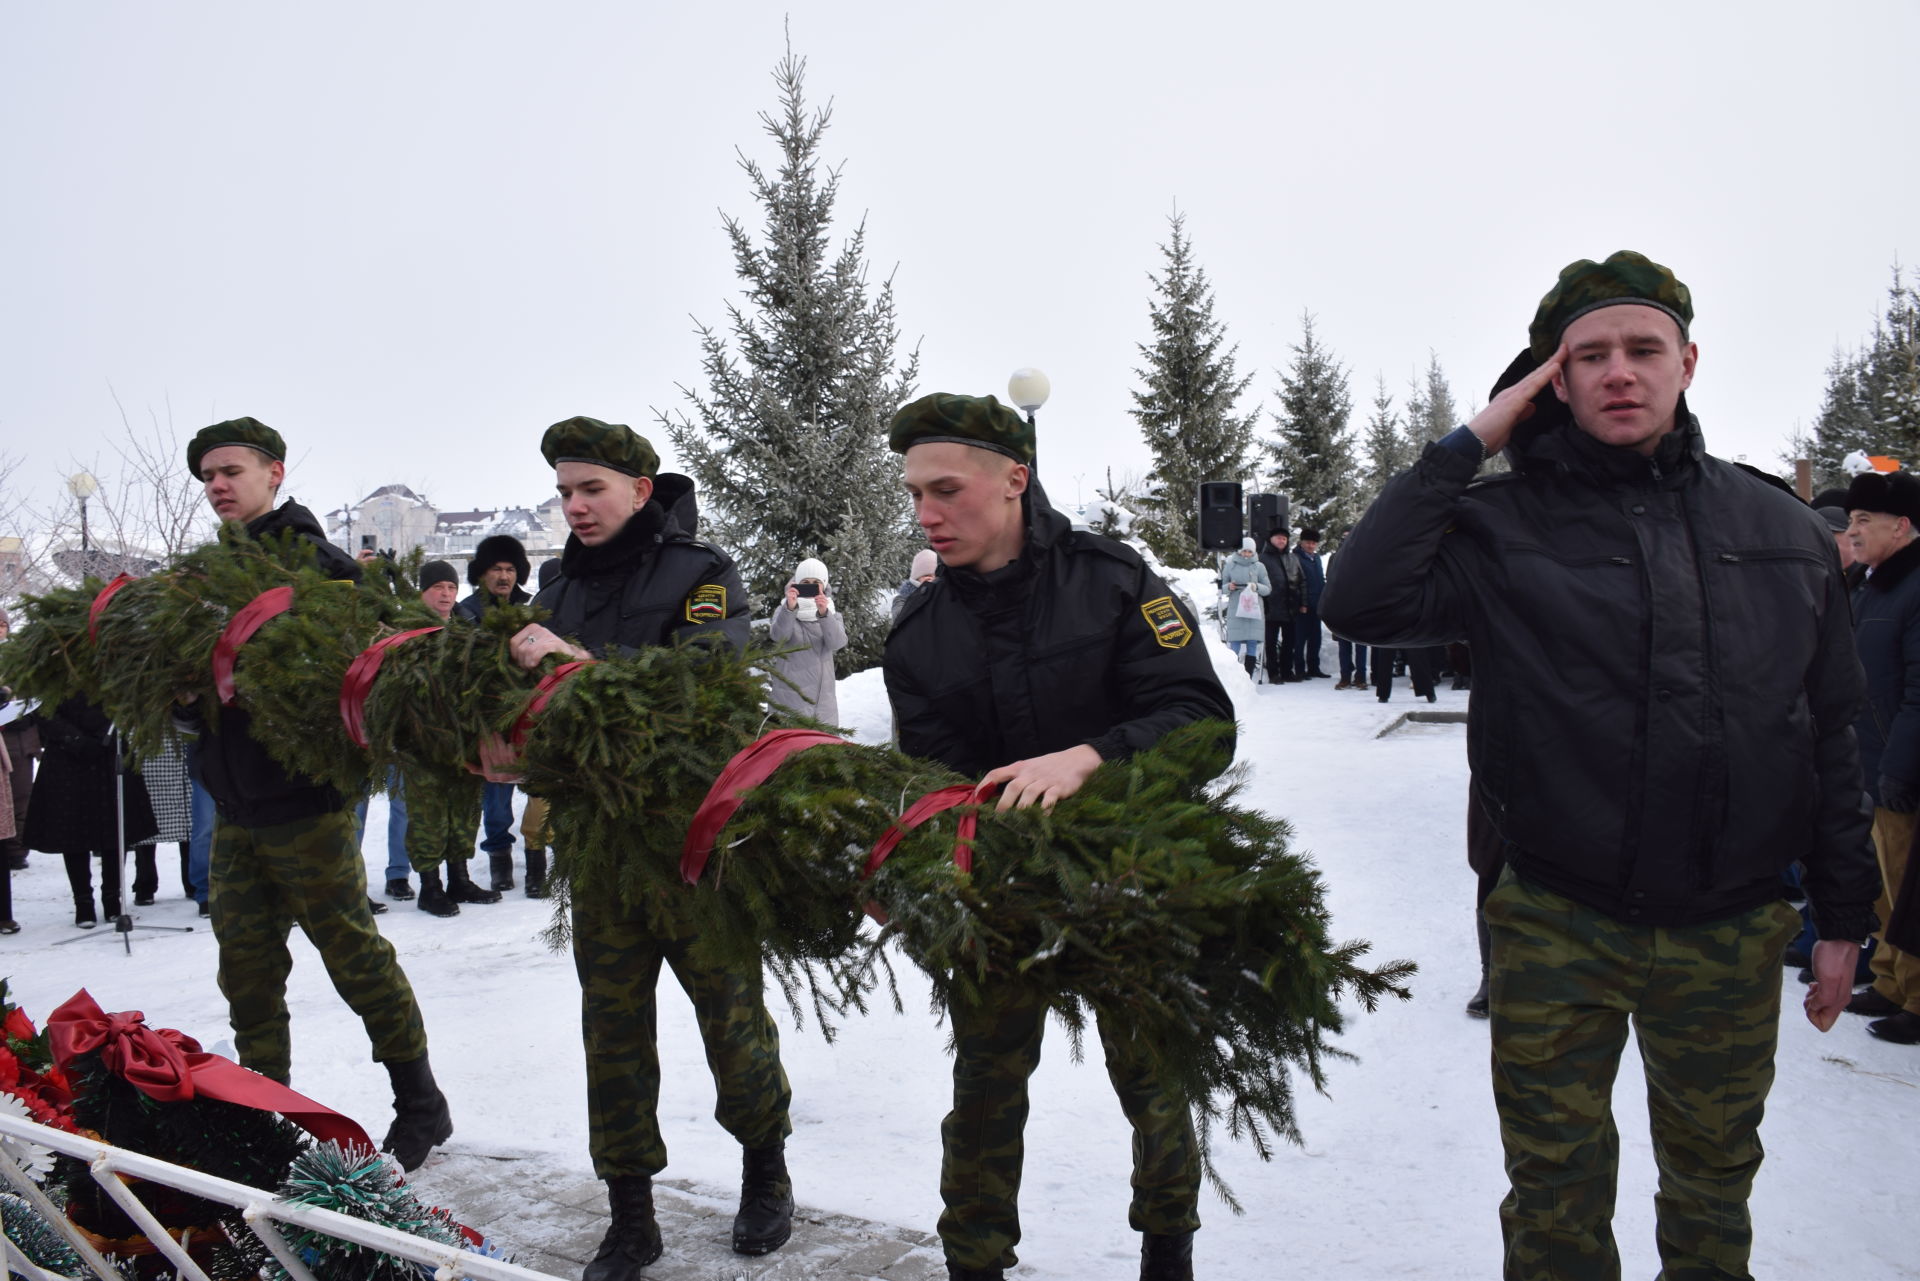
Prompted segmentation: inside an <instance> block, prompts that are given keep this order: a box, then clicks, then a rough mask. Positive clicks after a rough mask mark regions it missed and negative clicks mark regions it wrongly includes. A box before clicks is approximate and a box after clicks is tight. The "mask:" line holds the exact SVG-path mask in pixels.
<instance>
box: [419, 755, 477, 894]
mask: <svg viewBox="0 0 1920 1281" xmlns="http://www.w3.org/2000/svg"><path fill="white" fill-rule="evenodd" d="M483 786H485V784H484V782H483V781H482V780H481V779H480V778H479V777H478V776H476V777H474V778H473V779H472V780H471V781H469V780H467V779H461V780H459V781H457V782H454V783H447V782H444V781H443V780H440V779H437V778H433V779H429V778H409V779H407V780H406V793H407V862H408V863H410V864H412V865H413V870H414V871H416V872H431V871H433V870H434V869H436V868H438V867H439V866H440V865H441V864H442V863H444V862H446V861H447V860H448V859H458V860H462V861H464V860H466V859H469V858H472V857H473V841H474V837H475V836H476V835H478V834H479V831H480V789H481V788H482V787H483Z"/></svg>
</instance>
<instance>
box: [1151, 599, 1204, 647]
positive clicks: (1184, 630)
mask: <svg viewBox="0 0 1920 1281" xmlns="http://www.w3.org/2000/svg"><path fill="white" fill-rule="evenodd" d="M1140 613H1141V614H1142V615H1144V616H1145V617H1146V620H1147V626H1148V627H1150V628H1152V629H1153V638H1154V639H1155V640H1157V641H1159V642H1160V644H1161V646H1162V647H1163V648H1166V649H1179V648H1180V647H1181V646H1183V645H1185V644H1186V643H1187V642H1188V641H1190V640H1192V639H1193V628H1191V627H1189V626H1187V620H1186V619H1185V618H1184V617H1183V616H1182V615H1181V613H1180V607H1179V606H1178V605H1176V604H1174V603H1173V597H1171V596H1162V597H1160V598H1159V599H1158V600H1150V601H1148V602H1147V603H1146V604H1144V605H1142V606H1141V607H1140Z"/></svg>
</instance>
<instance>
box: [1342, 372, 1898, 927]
mask: <svg viewBox="0 0 1920 1281" xmlns="http://www.w3.org/2000/svg"><path fill="white" fill-rule="evenodd" d="M1679 412H1680V415H1681V424H1682V425H1681V426H1680V427H1679V428H1677V429H1676V430H1675V431H1673V432H1672V433H1670V434H1669V435H1668V436H1667V437H1665V438H1664V439H1663V440H1662V441H1661V442H1660V445H1659V447H1658V449H1657V450H1656V451H1655V453H1654V455H1653V456H1652V457H1651V458H1647V457H1643V456H1641V455H1640V454H1637V453H1635V452H1633V451H1632V450H1628V449H1619V448H1614V447H1610V446H1606V445H1603V444H1601V443H1599V442H1598V441H1595V440H1594V439H1593V438H1592V437H1590V436H1588V435H1587V434H1586V433H1585V432H1583V431H1580V430H1579V429H1578V428H1577V427H1575V426H1573V425H1572V424H1571V423H1570V422H1562V423H1560V424H1559V425H1557V426H1555V427H1553V428H1552V429H1550V430H1545V431H1535V432H1533V433H1529V434H1526V435H1524V436H1521V435H1518V434H1517V435H1516V441H1515V444H1514V446H1512V447H1510V449H1509V455H1510V457H1512V458H1513V460H1514V462H1515V463H1516V464H1517V468H1518V469H1517V470H1516V471H1515V472H1514V473H1513V474H1511V475H1507V476H1500V477H1494V478H1491V479H1488V480H1484V481H1480V482H1478V483H1473V477H1474V472H1475V470H1476V460H1475V459H1473V458H1470V457H1467V456H1465V455H1463V454H1461V453H1460V452H1458V451H1456V450H1454V449H1452V448H1450V447H1449V446H1447V445H1445V444H1433V445H1429V446H1428V447H1427V449H1426V451H1425V453H1424V454H1423V455H1422V456H1421V459H1420V461H1419V462H1418V463H1417V464H1416V465H1415V466H1414V467H1413V469H1412V470H1410V471H1408V472H1406V473H1405V474H1403V475H1401V476H1399V477H1396V478H1395V479H1394V480H1393V481H1391V482H1390V483H1389V484H1388V485H1387V487H1386V488H1385V489H1384V490H1383V491H1382V492H1381V494H1380V497H1379V498H1378V499H1377V500H1376V501H1375V502H1374V504H1373V507H1372V508H1371V509H1370V510H1369V511H1368V513H1367V515H1366V517H1365V519H1363V520H1362V521H1361V523H1360V525H1359V527H1358V528H1357V529H1355V530H1354V531H1353V533H1352V535H1351V536H1350V537H1349V538H1348V539H1347V541H1346V542H1345V544H1344V545H1343V547H1342V549H1341V552H1340V555H1339V557H1338V558H1337V559H1336V561H1335V563H1334V569H1333V574H1332V578H1331V581H1330V582H1329V583H1328V586H1327V591H1326V596H1325V598H1324V599H1323V600H1322V602H1321V607H1322V614H1323V616H1324V617H1325V619H1326V621H1327V623H1328V625H1329V626H1330V627H1332V628H1333V629H1334V630H1335V631H1337V632H1338V633H1339V634H1341V635H1343V636H1348V637H1351V638H1352V639H1354V640H1357V641H1362V642H1365V643H1369V644H1377V645H1388V646H1402V647H1411V646H1419V645H1437V644H1442V643H1445V642H1449V641H1458V640H1466V641H1467V642H1468V643H1469V644H1470V645H1471V646H1472V648H1473V700H1472V705H1471V711H1470V713H1469V721H1468V741H1467V750H1468V757H1469V760H1470V761H1471V763H1472V766H1473V786H1474V793H1475V795H1476V797H1477V798H1478V800H1479V802H1480V804H1481V805H1482V806H1484V807H1485V811H1486V814H1487V816H1488V818H1489V819H1490V820H1491V821H1492V822H1493V823H1494V825H1495V826H1496V827H1497V828H1498V830H1499V832H1500V834H1501V836H1502V837H1503V838H1504V839H1505V841H1506V842H1507V845H1506V854H1507V861H1508V862H1509V863H1510V864H1511V865H1512V866H1513V868H1514V870H1515V871H1516V872H1518V873H1519V874H1520V875H1522V876H1525V877H1527V878H1528V879H1530V880H1533V881H1535V882H1537V883H1539V884H1541V885H1543V886H1545V887H1546V888H1548V889H1550V890H1553V891H1555V892H1557V893H1560V894H1563V895H1565V896H1566V897H1568V898H1571V899H1574V900H1575V901H1577V902H1580V903H1583V904H1586V905H1587V906H1590V907H1593V908H1595V909H1597V910H1599V911H1602V912H1605V913H1607V914H1608V915H1610V916H1613V917H1615V918H1617V919H1620V920H1625V921H1630V922H1634V923H1641V924H1649V925H1656V924H1666V925H1685V924H1693V923H1699V922H1705V921H1710V920H1716V919H1721V918H1724V917H1728V916H1732V915H1736V914H1738V913H1740V912H1743V911H1747V910H1750V909H1752V908H1755V907H1758V906H1760V905H1761V904H1764V903H1766V902H1767V901H1769V900H1771V899H1773V898H1776V897H1778V896H1779V894H1780V873H1781V872H1782V870H1783V869H1784V868H1785V867H1786V866H1787V865H1788V864H1789V863H1790V862H1792V861H1794V860H1796V859H1799V860H1803V861H1804V863H1805V865H1806V886H1807V890H1808V893H1809V897H1810V899H1811V901H1812V903H1813V906H1814V912H1815V917H1816V920H1817V923H1818V926H1819V930H1820V933H1821V935H1822V936H1823V937H1826V938H1840V939H1851V940H1859V939H1862V938H1864V937H1865V936H1866V934H1867V933H1868V932H1869V931H1871V930H1872V928H1873V923H1874V917H1873V901H1874V898H1875V895H1876V893H1877V891H1878V888H1879V876H1878V872H1877V869H1876V867H1875V863H1874V856H1873V853H1872V848H1871V846H1870V844H1869V836H1868V833H1869V826H1870V819H1871V810H1870V807H1869V805H1868V802H1867V798H1866V794H1865V792H1864V791H1863V790H1862V786H1861V775H1860V758H1859V751H1858V748H1857V746H1856V743H1855V740H1854V732H1853V723H1854V720H1855V718H1856V717H1857V716H1858V715H1859V713H1860V710H1861V706H1862V697H1863V694H1864V688H1863V683H1862V680H1861V672H1860V663H1859V660H1858V659H1857V658H1856V657H1855V655H1854V646H1853V629H1852V624H1851V620H1850V618H1849V614H1848V603H1847V595H1846V587H1845V584H1844V582H1843V580H1842V578H1841V575H1840V566H1839V560H1838V558H1837V556H1836V555H1835V553H1834V547H1833V537H1832V534H1831V533H1830V532H1829V531H1828V529H1827V527H1826V525H1825V523H1824V522H1823V521H1821V520H1820V518H1819V517H1817V516H1815V515H1814V514H1813V512H1812V511H1811V509H1809V508H1807V507H1806V506H1805V505H1804V504H1802V503H1800V502H1799V501H1798V500H1797V499H1795V498H1794V497H1792V496H1791V495H1790V494H1788V493H1784V492H1781V491H1780V490H1779V489H1776V488H1774V487H1773V486H1771V485H1769V484H1767V483H1765V482H1764V481H1762V480H1759V479H1757V478H1756V477H1754V476H1752V475H1750V474H1748V473H1747V472H1745V471H1743V470H1742V469H1740V468H1738V467H1736V466H1735V465H1733V464H1730V463H1726V462H1722V461H1721V460H1719V459H1716V458H1712V457H1709V456H1708V455H1707V453H1706V451H1705V447H1704V444H1703V442H1702V439H1701V436H1700V433H1699V428H1698V425H1697V424H1696V423H1695V422H1694V421H1693V419H1692V416H1691V415H1690V414H1688V413H1687V412H1686V410H1685V407H1684V402H1683V404H1682V406H1681V408H1680V411H1679Z"/></svg>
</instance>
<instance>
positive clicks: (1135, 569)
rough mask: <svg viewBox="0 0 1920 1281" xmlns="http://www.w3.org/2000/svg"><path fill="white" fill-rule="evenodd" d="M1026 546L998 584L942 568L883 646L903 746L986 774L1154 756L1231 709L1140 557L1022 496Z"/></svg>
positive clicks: (1182, 618) (1189, 622)
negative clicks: (1035, 764)
mask: <svg viewBox="0 0 1920 1281" xmlns="http://www.w3.org/2000/svg"><path fill="white" fill-rule="evenodd" d="M1028 502H1029V516H1028V526H1027V544H1026V547H1025V549H1024V550H1023V551H1022V553H1021V556H1020V559H1019V560H1016V561H1014V562H1013V564H1011V565H1009V566H1007V567H1006V568H1004V569H1001V570H997V571H995V572H993V573H991V574H986V575H981V574H975V573H972V572H970V571H968V570H963V569H947V568H942V570H941V571H940V576H939V577H937V578H935V579H934V581H933V582H932V583H930V584H928V585H927V586H925V587H923V588H921V589H920V590H918V591H916V592H914V593H913V594H912V595H911V596H909V597H908V598H907V600H906V603H905V605H904V606H903V607H902V609H901V612H900V617H899V619H898V620H897V621H896V622H895V623H894V626H893V631H892V632H891V633H890V634H889V635H888V637H887V647H886V658H885V672H886V682H887V695H888V698H889V699H890V700H891V701H892V704H893V714H894V720H895V724H896V727H897V730H898V735H899V741H900V749H901V750H902V751H904V752H907V753H908V754H910V755H913V756H923V757H927V758H929V759H932V760H936V761H939V762H941V763H942V764H944V765H946V766H948V767H949V768H951V769H954V770H956V771H958V772H960V773H962V774H967V775H970V776H973V777H976V778H977V777H979V776H980V775H982V774H985V773H986V772H987V771H989V770H992V769H995V768H998V767H999V766H1002V765H1008V764H1011V763H1012V762H1014V761H1016V760H1024V759H1026V758H1028V757H1032V756H1038V755H1043V754H1045V753H1048V752H1057V751H1063V750H1065V749H1066V748H1069V747H1074V746H1077V745H1079V744H1081V743H1086V744H1089V745H1091V746H1092V747H1093V748H1094V749H1095V750H1096V751H1098V752H1099V753H1100V755H1101V757H1102V758H1104V759H1106V760H1115V759H1119V758H1124V757H1126V756H1128V755H1131V754H1132V753H1134V752H1137V751H1139V750H1141V749H1143V748H1146V747H1151V746H1152V745H1153V744H1154V743H1156V742H1158V741H1159V740H1160V739H1161V738H1162V737H1163V736H1164V735H1165V734H1166V733H1167V732H1168V731H1169V730H1172V729H1175V728H1177V727H1178V726H1181V725H1187V724H1191V723H1192V722H1194V721H1199V720H1206V719H1209V718H1212V719H1218V720H1223V721H1228V722H1231V721H1232V719H1233V704H1232V703H1231V702H1230V701H1229V700H1228V698H1227V693H1226V690H1225V689H1223V688H1221V685H1220V678H1219V677H1218V676H1216V675H1215V674H1214V670H1213V664H1212V662H1211V660H1210V659H1209V658H1208V656H1207V643H1206V641H1205V640H1204V639H1202V638H1201V637H1200V636H1199V634H1198V632H1197V631H1196V628H1195V624H1194V620H1193V618H1192V617H1191V616H1190V615H1189V613H1188V611H1187V609H1186V606H1185V605H1184V604H1182V603H1181V602H1180V600H1179V599H1178V598H1177V597H1176V596H1175V595H1174V594H1173V592H1172V590H1171V589H1170V588H1168V586H1167V585H1166V583H1164V582H1162V581H1161V580H1160V578H1159V577H1158V576H1156V575H1155V574H1154V573H1153V572H1152V571H1151V570H1149V569H1148V568H1147V566H1146V563H1145V562H1144V561H1142V560H1141V559H1140V556H1139V554H1138V553H1137V552H1135V551H1134V550H1133V549H1132V548H1130V547H1127V546H1125V545H1124V544H1122V543H1118V542H1115V541H1114V540H1113V539H1110V538H1103V537H1101V536H1100V535H1098V534H1092V533H1087V532H1084V531H1080V530H1075V529H1073V528H1072V527H1071V526H1070V524H1069V522H1068V521H1067V518H1066V517H1065V516H1063V515H1061V514H1060V513H1059V512H1057V511H1055V510H1054V509H1053V508H1052V507H1051V506H1049V505H1048V504H1047V501H1046V495H1045V494H1044V493H1043V492H1041V491H1040V489H1039V487H1038V485H1033V486H1031V487H1030V488H1029V490H1028Z"/></svg>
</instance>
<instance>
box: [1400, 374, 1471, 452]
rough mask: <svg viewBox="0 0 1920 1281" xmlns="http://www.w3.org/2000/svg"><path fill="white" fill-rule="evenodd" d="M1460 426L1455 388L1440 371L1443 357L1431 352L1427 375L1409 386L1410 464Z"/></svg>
mask: <svg viewBox="0 0 1920 1281" xmlns="http://www.w3.org/2000/svg"><path fill="white" fill-rule="evenodd" d="M1460 423H1461V418H1460V409H1459V407H1458V406H1457V405H1455V404H1454V403H1453V388H1452V386H1451V385H1449V384H1448V382H1447V371H1446V370H1444V369H1442V368H1441V367H1440V355H1439V353H1438V352H1435V351H1433V350H1432V349H1428V351H1427V372H1426V373H1425V374H1424V375H1422V376H1421V377H1419V378H1416V379H1414V380H1413V381H1412V382H1411V383H1409V384H1408V393H1407V444H1408V446H1409V449H1408V459H1409V461H1411V460H1412V459H1415V458H1418V457H1419V456H1420V451H1421V450H1423V449H1425V448H1426V447H1427V446H1428V445H1429V444H1431V443H1432V442H1434V441H1436V440H1439V439H1440V438H1441V437H1442V436H1444V435H1446V434H1447V433H1448V432H1450V431H1452V430H1453V429H1454V428H1455V427H1458V426H1459V425H1460Z"/></svg>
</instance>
